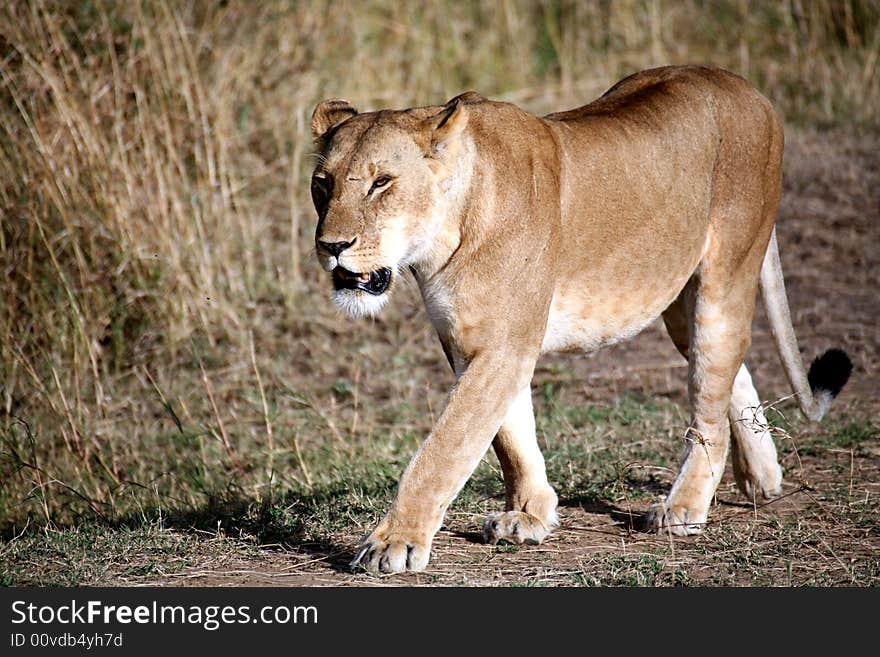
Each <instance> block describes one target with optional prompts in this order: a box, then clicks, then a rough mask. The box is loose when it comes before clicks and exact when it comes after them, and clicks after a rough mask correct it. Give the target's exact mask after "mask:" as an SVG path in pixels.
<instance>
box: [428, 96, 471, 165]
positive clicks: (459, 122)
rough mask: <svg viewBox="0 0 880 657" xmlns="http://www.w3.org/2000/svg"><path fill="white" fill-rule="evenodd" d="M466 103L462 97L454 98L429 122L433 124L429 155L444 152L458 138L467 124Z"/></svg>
mask: <svg viewBox="0 0 880 657" xmlns="http://www.w3.org/2000/svg"><path fill="white" fill-rule="evenodd" d="M465 105H467V101H466V100H463V99H462V96H456V97H455V98H453V99H452V100H450V101H449V102H448V103H446V106H445V107H444V108H443V111H441V112H440V114H437V115H435V116H434V117H432V118H431V119H429V121H431V122H433V123H434V130H433V132H432V133H431V154H433V155H436V154H439V153H442V152H443V151H445V150H446V149H447V148H448V147H449V146H450V145H451V144H453V143H454V142H455V140H456V139H457V138H458V136H459V135H460V134H461V133H462V131H463V130H464V129H465V126H467V124H468V111H467V107H465Z"/></svg>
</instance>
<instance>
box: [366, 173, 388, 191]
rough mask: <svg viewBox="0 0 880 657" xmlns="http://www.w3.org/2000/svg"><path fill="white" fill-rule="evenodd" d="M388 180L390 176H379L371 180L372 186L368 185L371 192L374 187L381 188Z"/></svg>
mask: <svg viewBox="0 0 880 657" xmlns="http://www.w3.org/2000/svg"><path fill="white" fill-rule="evenodd" d="M390 182H391V176H379V177H378V178H376V179H375V180H374V181H373V186H372V187H370V191H371V192H372V191H373V190H375V189H382V188H383V187H385V186H386V185H387V184H388V183H390Z"/></svg>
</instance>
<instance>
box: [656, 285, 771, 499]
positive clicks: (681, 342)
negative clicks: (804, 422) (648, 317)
mask: <svg viewBox="0 0 880 657" xmlns="http://www.w3.org/2000/svg"><path fill="white" fill-rule="evenodd" d="M686 298H687V296H686V293H683V294H682V296H681V297H679V298H678V299H677V300H676V301H675V302H674V303H673V304H672V305H671V306H670V307H669V308H668V309H667V310H666V311H665V312H664V313H663V320H664V322H665V323H666V329H667V331H668V332H669V336H670V337H671V338H672V341H673V343H675V346H676V348H677V349H678V350H679V351H680V352H681V355H682V356H684V357H685V358H687V357H688V342H689V340H690V334H689V331H688V316H687V315H688V313H687V307H686V306H687V302H686ZM727 415H728V419H729V420H730V428H731V432H732V434H733V444H732V445H731V448H732V449H731V452H732V456H733V474H734V478H735V479H736V483H737V486H738V487H739V489H740V490H741V491H742V493H743V494H744V495H745V496H746V497H748V498H749V499H751V500H756V499H772V498H773V497H776V496H778V495H779V494H780V492H781V490H782V468H781V467H780V466H779V461H778V457H777V454H776V445H775V444H774V442H773V436H772V435H771V433H770V431H768V427H769V423H768V422H767V418H766V417H765V416H764V411H763V409H762V408H761V402H760V399H759V398H758V392H757V391H756V390H755V386H754V384H753V383H752V377H751V376H750V374H749V371H748V369H747V368H746V366H745V364H743V365H742V366H740V368H739V371H738V372H737V374H736V378H735V379H734V382H733V390H732V393H731V396H730V407H729V408H728V411H727Z"/></svg>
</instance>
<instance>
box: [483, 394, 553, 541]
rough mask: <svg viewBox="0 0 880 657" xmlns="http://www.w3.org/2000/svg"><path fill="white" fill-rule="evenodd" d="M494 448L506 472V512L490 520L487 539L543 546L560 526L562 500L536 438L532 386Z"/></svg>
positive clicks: (507, 419) (518, 400)
mask: <svg viewBox="0 0 880 657" xmlns="http://www.w3.org/2000/svg"><path fill="white" fill-rule="evenodd" d="M492 446H493V447H494V448H495V453H496V454H497V455H498V460H499V461H500V463H501V469H502V471H503V472H504V486H505V489H506V506H505V509H506V510H505V511H504V512H501V513H493V514H491V515H490V516H489V517H488V518H486V522H485V523H484V524H483V540H485V541H486V542H487V543H492V544H493V545H494V544H495V543H498V542H499V541H506V542H508V543H527V544H532V545H537V544H540V543H541V542H542V541H543V540H544V538H545V537H546V536H547V534H549V533H550V532H551V530H553V528H555V527H556V525H557V524H558V523H557V519H556V504H557V501H558V500H557V497H556V492H555V491H554V490H553V488H552V487H551V486H550V484H549V483H548V482H547V473H546V470H545V468H544V457H543V455H542V454H541V450H540V448H539V447H538V440H537V437H536V435H535V414H534V411H533V410H532V391H531V387H530V386H526V387H524V388H523V389H522V390H520V392H519V394H518V395H517V396H516V399H515V400H514V402H513V404H511V406H510V410H508V412H507V416H506V417H505V418H504V423H503V424H502V425H501V429H499V431H498V435H497V436H495V440H494V441H493V443H492Z"/></svg>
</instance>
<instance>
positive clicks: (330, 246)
mask: <svg viewBox="0 0 880 657" xmlns="http://www.w3.org/2000/svg"><path fill="white" fill-rule="evenodd" d="M356 241H357V238H354V239H353V240H352V241H351V242H322V241H321V240H318V246H320V247H321V248H322V249H324V250H325V251H326V252H327V253H329V254H330V255H334V256H338V255H339V254H340V253H342V252H343V251H345V250H346V249H347V248H348V247H350V246H351V245H352V244H354V243H355V242H356Z"/></svg>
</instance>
